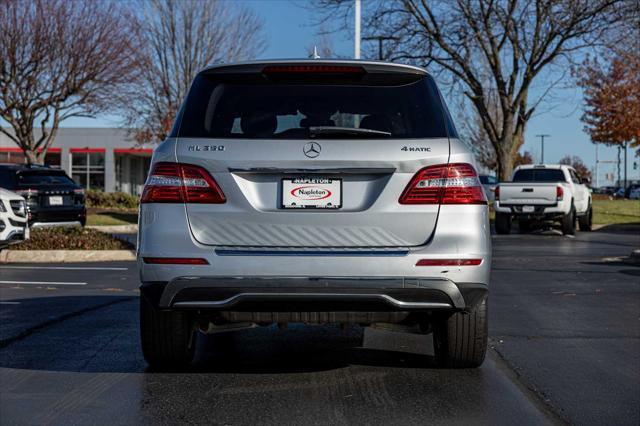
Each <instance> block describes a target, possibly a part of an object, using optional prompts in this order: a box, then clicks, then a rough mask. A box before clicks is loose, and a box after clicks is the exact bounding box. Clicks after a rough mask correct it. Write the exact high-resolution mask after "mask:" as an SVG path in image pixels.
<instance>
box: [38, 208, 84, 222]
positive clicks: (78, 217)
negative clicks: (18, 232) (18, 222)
mask: <svg viewBox="0 0 640 426" xmlns="http://www.w3.org/2000/svg"><path fill="white" fill-rule="evenodd" d="M86 217H87V210H86V208H85V207H84V206H82V207H73V208H62V209H61V208H50V209H49V208H39V209H34V210H31V211H30V219H29V223H31V224H33V225H36V224H37V225H36V226H46V224H48V223H51V224H52V225H50V226H63V225H65V224H67V225H71V224H73V225H79V224H81V223H84V222H85V221H86Z"/></svg>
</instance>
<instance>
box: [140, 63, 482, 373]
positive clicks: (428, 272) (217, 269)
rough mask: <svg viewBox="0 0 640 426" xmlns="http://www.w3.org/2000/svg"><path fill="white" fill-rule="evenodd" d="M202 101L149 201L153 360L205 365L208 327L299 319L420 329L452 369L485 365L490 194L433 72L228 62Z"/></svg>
mask: <svg viewBox="0 0 640 426" xmlns="http://www.w3.org/2000/svg"><path fill="white" fill-rule="evenodd" d="M186 99H187V100H186V104H185V106H184V108H183V110H182V111H183V112H182V113H181V115H180V116H179V118H177V123H176V125H175V127H174V130H173V131H172V133H171V134H170V136H169V137H168V138H167V139H166V140H165V141H164V142H163V143H161V144H160V145H159V146H158V147H157V148H156V150H155V152H154V154H153V158H152V164H151V172H150V174H149V177H148V179H147V182H146V185H145V188H144V191H143V195H142V198H141V206H140V218H141V219H140V220H141V222H140V233H139V237H138V238H139V246H138V265H139V268H140V276H141V280H142V286H141V298H140V303H141V306H140V309H141V311H140V312H141V317H140V321H141V322H140V327H141V342H142V351H143V354H144V357H145V359H146V360H147V362H148V363H149V364H151V365H152V366H156V367H173V368H175V367H176V366H177V365H181V364H188V363H189V362H190V361H191V360H192V358H193V356H194V348H195V333H196V332H197V330H200V331H201V332H204V333H209V332H217V331H224V330H226V329H229V328H231V329H236V328H238V327H239V326H243V325H246V326H252V325H256V324H258V325H266V324H272V323H278V324H286V323H290V322H294V323H296V322H297V323H307V324H318V323H343V324H363V325H367V324H372V323H395V324H397V323H400V324H401V326H400V327H405V329H406V327H419V328H420V330H422V331H423V332H425V333H429V332H432V333H433V338H434V341H435V360H436V362H437V363H438V364H439V365H442V366H449V367H477V366H479V365H480V364H481V363H482V361H483V359H484V356H485V351H486V346H487V321H488V320H487V294H488V284H489V272H490V266H491V238H490V234H489V216H488V207H487V200H486V197H485V194H484V191H483V189H482V185H481V183H480V181H479V180H478V176H477V173H476V171H475V168H474V166H473V162H474V157H473V154H472V153H471V152H470V151H469V150H468V149H467V148H466V147H465V145H464V144H463V143H462V142H460V141H459V139H458V137H457V134H456V130H455V127H454V126H453V123H452V121H451V118H450V115H449V113H448V112H447V108H446V106H445V105H444V103H443V101H442V98H441V96H440V94H439V92H438V89H437V87H436V85H435V82H434V80H433V78H432V77H431V76H430V75H429V74H428V73H427V72H426V71H425V70H423V69H421V68H418V67H413V66H408V65H397V64H390V63H380V62H365V61H346V60H344V61H342V60H341V61H324V60H304V61H295V62H285V61H277V62H263V61H260V62H250V63H243V64H226V65H217V66H212V67H209V68H207V69H205V70H203V71H201V72H200V73H199V74H198V75H197V77H196V78H195V81H194V82H193V85H192V86H191V89H190V93H189V95H188V96H187V98H186Z"/></svg>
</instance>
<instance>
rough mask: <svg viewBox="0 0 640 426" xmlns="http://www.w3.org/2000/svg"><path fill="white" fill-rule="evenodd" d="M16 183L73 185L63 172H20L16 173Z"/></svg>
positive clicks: (23, 184)
mask: <svg viewBox="0 0 640 426" xmlns="http://www.w3.org/2000/svg"><path fill="white" fill-rule="evenodd" d="M18 185H20V186H25V185H75V182H74V181H73V180H71V178H70V177H69V176H67V175H66V174H64V173H46V172H44V173H43V172H36V173H34V172H26V173H25V172H22V173H20V174H18Z"/></svg>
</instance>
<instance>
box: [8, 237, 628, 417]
mask: <svg viewBox="0 0 640 426" xmlns="http://www.w3.org/2000/svg"><path fill="white" fill-rule="evenodd" d="M637 246H640V235H639V234H638V233H636V232H635V231H634V232H629V230H628V229H627V230H618V232H613V231H611V232H609V231H606V230H601V231H598V232H593V233H578V234H577V237H576V238H565V237H561V236H559V235H553V234H544V235H543V234H538V235H509V236H499V237H495V238H494V264H493V271H494V272H493V277H492V288H491V296H490V306H491V310H490V318H491V322H490V334H491V349H490V351H489V353H488V358H487V360H486V361H485V364H484V365H483V366H482V368H480V369H477V370H458V371H456V370H440V369H436V368H434V367H432V364H431V355H432V348H431V340H430V337H429V336H422V335H409V334H401V333H395V332H389V331H382V330H374V329H362V328H358V327H355V328H349V329H346V330H343V329H340V328H339V327H331V326H326V327H304V326H298V325H295V326H290V327H289V328H288V329H285V330H280V329H278V328H275V327H271V328H258V329H252V330H244V331H238V332H234V333H225V334H219V335H214V336H207V337H204V338H201V339H200V340H199V342H198V352H197V358H196V363H195V365H194V367H193V368H192V369H191V370H189V371H185V372H179V373H157V372H152V371H148V370H147V369H146V365H145V363H144V361H143V359H142V354H141V353H140V349H139V346H138V329H137V324H138V305H137V302H138V300H137V298H138V292H137V286H138V282H137V272H136V270H135V264H133V263H101V264H77V265H68V264H66V265H2V266H0V423H2V424H61V425H62V424H64V425H71V424H82V425H85V424H104V423H109V424H113V425H116V424H134V423H142V424H146V423H153V424H171V423H177V422H187V423H193V424H205V423H206V424H211V423H216V424H218V423H220V424H249V423H270V424H275V423H280V424H283V423H284V424H300V423H310V424H343V423H355V424H361V423H387V424H389V423H393V424H407V423H431V424H462V423H464V424H469V423H474V424H513V423H518V424H553V423H576V424H617V425H622V424H630V425H637V424H639V423H640V268H639V267H637V266H632V265H629V264H625V263H622V262H620V261H617V260H616V259H615V258H616V257H617V256H624V255H628V254H629V252H630V251H631V249H632V248H633V247H637Z"/></svg>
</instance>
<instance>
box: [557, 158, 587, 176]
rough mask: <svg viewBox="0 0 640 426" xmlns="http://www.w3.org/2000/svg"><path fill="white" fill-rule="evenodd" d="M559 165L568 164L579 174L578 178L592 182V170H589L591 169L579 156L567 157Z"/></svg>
mask: <svg viewBox="0 0 640 426" xmlns="http://www.w3.org/2000/svg"><path fill="white" fill-rule="evenodd" d="M558 163H559V164H566V165H568V166H571V167H573V168H574V169H575V170H576V172H577V173H578V176H580V177H581V178H587V179H589V180H591V170H589V167H587V165H586V164H584V162H583V161H582V158H580V157H578V156H577V155H573V156H571V155H565V156H564V157H562V158H561V159H560V161H559V162H558Z"/></svg>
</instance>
